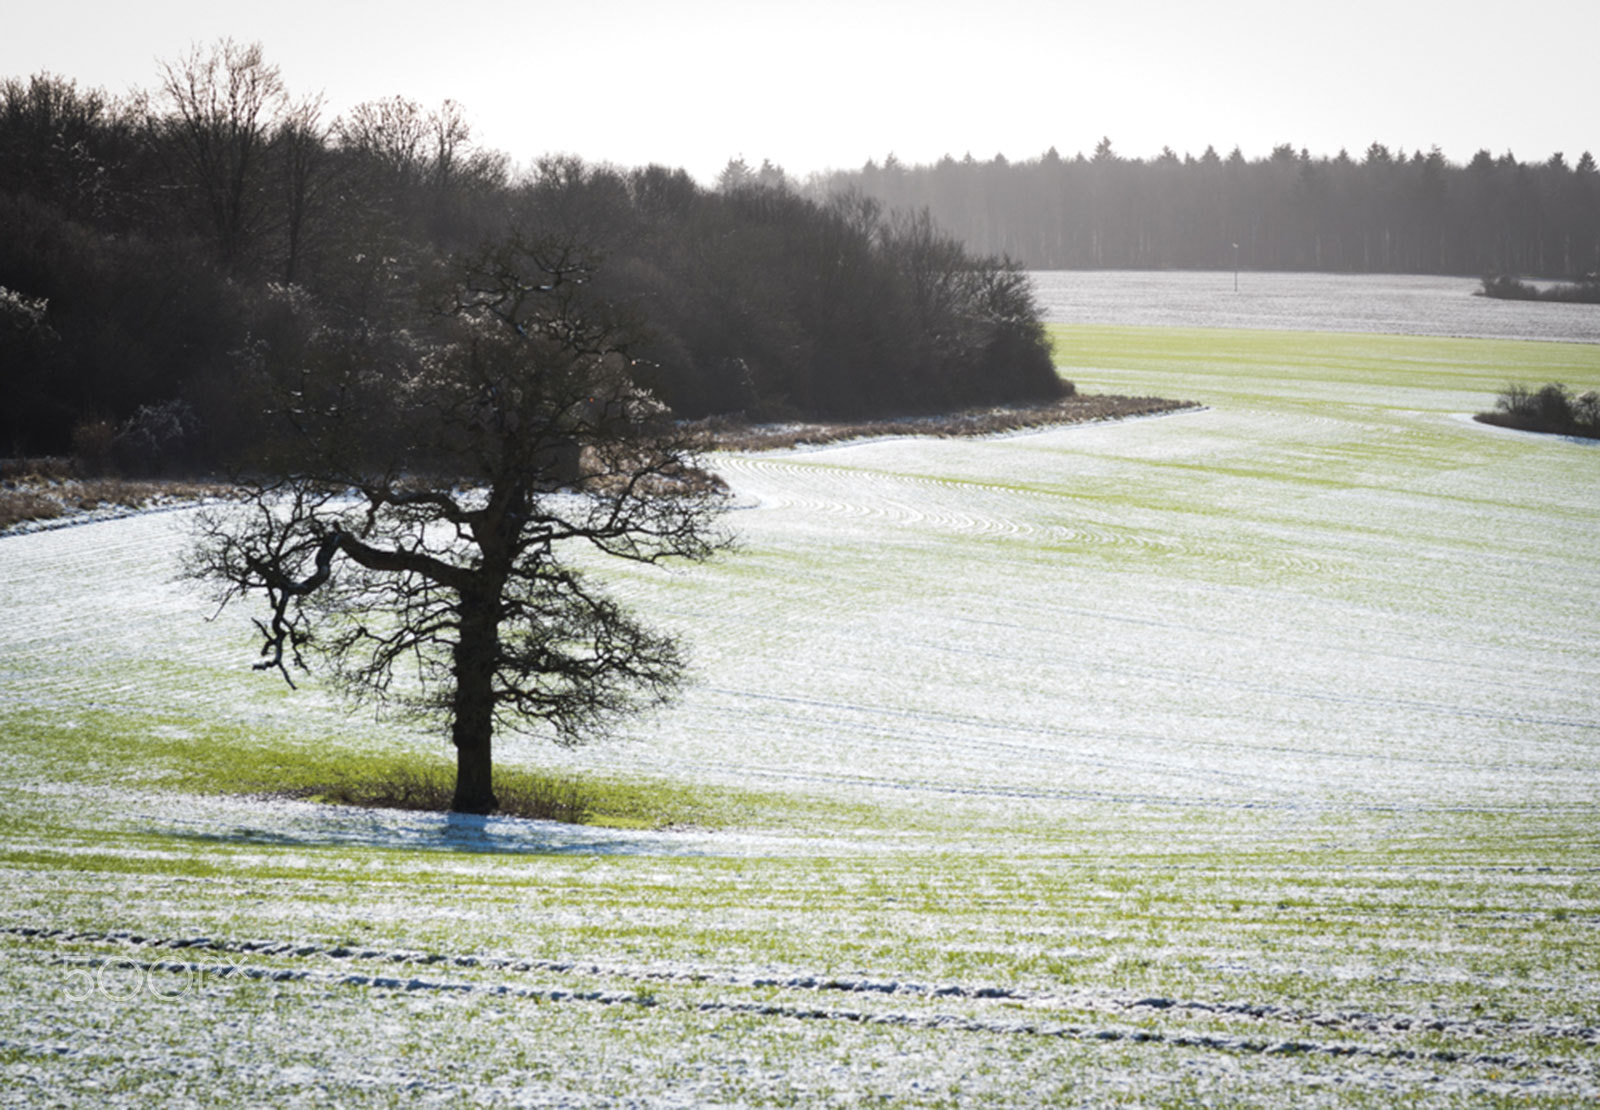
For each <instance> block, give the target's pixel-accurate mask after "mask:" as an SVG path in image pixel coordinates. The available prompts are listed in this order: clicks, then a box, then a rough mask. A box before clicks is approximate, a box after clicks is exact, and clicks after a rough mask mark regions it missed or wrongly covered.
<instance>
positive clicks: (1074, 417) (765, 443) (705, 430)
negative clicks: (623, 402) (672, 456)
mask: <svg viewBox="0 0 1600 1110" xmlns="http://www.w3.org/2000/svg"><path fill="white" fill-rule="evenodd" d="M1199 407H1200V406H1199V405H1198V404H1196V403H1195V402H1193V401H1169V400H1166V399H1165V398H1162V397H1117V396H1111V395H1103V396H1095V395H1087V396H1084V395H1074V396H1071V397H1064V398H1062V399H1061V400H1059V401H1052V402H1049V403H1046V404H1040V405H1015V406H1000V407H997V408H982V409H966V410H964V411H962V412H954V413H947V414H944V415H940V416H908V417H901V418H898V419H893V420H867V421H840V422H819V423H790V424H750V423H746V422H743V421H739V420H735V419H732V418H729V417H722V416H714V417H710V418H709V419H706V420H700V421H696V422H695V423H693V424H691V425H690V426H689V427H690V430H692V431H696V432H700V433H702V434H704V435H706V436H707V437H709V439H710V440H711V442H712V444H713V445H714V446H715V447H716V448H717V449H719V450H723V451H777V450H782V449H783V448H786V447H802V446H816V445H819V444H824V443H838V442H840V441H842V440H847V439H866V438H869V437H874V436H940V437H951V436H986V435H997V434H1000V433H1003V432H1017V431H1022V430H1024V429H1028V428H1044V427H1050V426H1053V425H1058V424H1085V423H1089V422H1091V421H1098V420H1122V419H1126V418H1129V417H1134V416H1153V415H1155V414H1157V413H1164V412H1176V411H1179V410H1181V409H1193V408H1199Z"/></svg>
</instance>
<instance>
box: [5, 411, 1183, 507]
mask: <svg viewBox="0 0 1600 1110" xmlns="http://www.w3.org/2000/svg"><path fill="white" fill-rule="evenodd" d="M1199 407H1200V406H1199V405H1198V404H1197V403H1196V402H1193V401H1169V400H1166V399H1164V398H1161V397H1120V396H1114V395H1090V396H1080V395H1073V396H1070V397H1064V398H1062V399H1061V400H1059V401H1052V402H1049V403H1047V404H1037V405H1015V406H999V407H994V408H982V409H967V410H964V411H962V412H955V413H946V414H943V415H936V416H910V417H899V418H894V419H885V420H869V421H839V422H818V423H788V424H750V423H746V422H744V421H742V420H740V419H738V418H734V417H725V416H717V417H711V418H709V419H706V420H700V421H695V422H693V423H690V424H688V425H687V429H688V430H689V431H691V432H698V433H700V434H702V435H704V436H706V437H707V439H708V440H709V441H710V443H711V445H712V446H713V447H714V448H716V449H717V450H720V451H778V450H782V449H784V448H789V447H800V446H820V445H822V444H828V443H839V442H842V441H845V440H852V439H870V438H873V437H877V436H935V437H945V438H948V437H954V436H984V435H998V434H1001V433H1005V432H1017V431H1023V430H1026V429H1030V428H1044V427H1051V426H1055V425H1062V424H1085V423H1090V422H1093V421H1102V420H1123V419H1128V418H1130V417H1136V416H1153V415H1157V414H1159V413H1166V412H1176V411H1179V410H1183V409H1192V408H1199ZM233 492H234V490H233V487H232V486H231V485H229V484H228V483H227V482H226V481H223V480H220V479H211V480H208V479H126V478H115V477H79V476H77V475H76V473H75V470H74V467H73V465H72V463H71V462H70V460H65V459H20V460H0V532H4V531H6V530H8V529H12V528H16V527H18V526H20V525H24V524H29V523H32V522H37V521H48V520H58V519H61V518H64V517H73V516H81V515H84V514H87V513H92V512H95V511H97V510H102V509H127V510H130V511H131V510H137V509H144V508H150V507H153V506H156V505H170V504H175V503H180V502H184V501H197V500H201V499H204V498H219V497H228V496H230V495H231V494H232V493H233Z"/></svg>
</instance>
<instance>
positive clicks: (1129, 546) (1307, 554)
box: [0, 326, 1600, 1106]
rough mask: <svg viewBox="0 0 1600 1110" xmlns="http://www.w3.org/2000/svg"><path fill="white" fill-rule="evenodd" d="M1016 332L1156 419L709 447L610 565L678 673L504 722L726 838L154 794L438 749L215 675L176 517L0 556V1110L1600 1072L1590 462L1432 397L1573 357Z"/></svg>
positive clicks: (1162, 334) (1466, 399) (1299, 1096)
mask: <svg viewBox="0 0 1600 1110" xmlns="http://www.w3.org/2000/svg"><path fill="white" fill-rule="evenodd" d="M1059 338H1060V358H1061V360H1062V362H1063V363H1064V364H1065V365H1066V366H1067V368H1068V369H1067V371H1066V372H1067V373H1068V375H1069V376H1071V377H1073V378H1075V379H1076V380H1077V381H1078V382H1079V383H1080V386H1081V387H1083V388H1085V389H1086V390H1090V391H1116V392H1130V393H1159V394H1162V395H1165V396H1175V397H1183V398H1190V399H1194V400H1197V401H1200V402H1202V403H1203V404H1205V405H1206V406H1207V407H1206V408H1205V409H1204V410H1201V411H1195V412H1189V413H1184V414H1180V415H1173V416H1167V417H1162V418H1157V419H1148V420H1141V421H1134V422H1129V423H1123V424H1114V425H1103V426H1094V427H1074V428H1067V429H1062V430H1054V431H1044V432H1037V433H1032V434H1026V435H1019V436H1013V437H1006V438H998V439H986V440H948V441H943V440H913V439H905V440H884V441H874V442H865V443H859V444H854V445H846V446H839V447H832V448H828V449H822V450H813V451H797V452H786V453H777V454H771V455H753V456H736V457H727V458H722V459H720V460H718V468H719V470H720V471H721V473H723V475H724V476H725V477H726V478H727V479H728V481H729V483H730V484H731V486H732V487H733V489H734V490H735V492H736V494H737V497H738V508H737V509H736V510H735V511H734V512H733V513H732V514H731V517H730V522H731V524H732V526H733V527H734V528H735V530H736V531H737V532H738V534H739V536H740V537H741V548H740V550H739V551H738V552H737V553H736V554H734V555H732V556H730V557H728V558H725V559H723V560H721V561H720V562H718V563H715V564H712V565H709V566H706V567H703V568H694V569H693V570H676V571H667V572H654V571H649V572H647V571H643V570H639V569H636V568H621V569H618V570H616V571H615V572H614V573H613V574H612V581H613V582H614V583H615V586H616V588H617V589H618V590H619V592H621V593H623V594H624V595H626V596H627V597H628V598H629V599H630V600H632V601H633V602H634V603H635V604H636V605H637V606H638V607H639V608H640V609H641V610H642V611H643V612H646V613H649V614H652V615H653V616H654V618H655V619H656V620H657V621H658V622H659V623H660V624H662V625H664V626H667V627H670V628H672V629H674V630H677V631H680V632H682V633H683V635H684V636H685V637H686V639H687V640H688V642H689V644H690V646H691V648H692V650H693V656H694V659H695V663H696V667H697V672H698V682H697V684H696V685H695V686H694V687H693V688H691V689H690V690H689V691H688V692H687V694H686V696H685V698H684V700H683V702H682V704H681V705H679V706H678V707H676V708H674V709H672V710H670V711H668V712H665V713H663V714H660V715H659V716H657V717H655V718H652V719H649V720H647V721H642V722H639V723H638V724H636V725H634V726H632V727H631V728H630V729H629V732H628V736H627V737H626V738H625V739H623V740H621V741H619V742H616V743H611V744H606V745H602V746H597V747H592V748H588V749H581V750H578V751H576V752H571V753H565V752H559V751H557V750H554V749H552V748H549V747H547V746H542V745H540V744H538V743H536V742H533V741H519V742H516V743H513V744H510V745H508V746H507V747H506V748H505V751H504V758H505V759H507V760H508V761H512V762H521V763H525V764H529V765H535V766H543V767H552V768H569V769H574V770H578V771H582V772H586V773H602V774H606V775H612V776H616V775H639V776H646V777H650V778H654V779H661V780H668V781H671V782H675V783H680V784H686V785H688V786H690V787H695V786H700V787H702V788H705V789H723V788H740V789H751V790H753V791H755V794H753V795H752V796H753V797H755V798H757V799H759V797H761V796H762V795H763V794H764V795H766V796H768V797H770V798H772V799H774V801H775V805H774V807H773V808H772V809H771V810H770V811H767V810H764V809H763V807H762V806H761V805H760V804H759V802H757V803H752V805H751V806H750V809H749V811H748V813H747V814H746V815H745V816H744V817H743V818H742V819H741V820H738V821H736V822H735V823H734V825H735V827H731V828H714V829H713V828H701V829H688V830H673V831H650V832H625V831H616V830H592V829H573V828H562V827H558V826H550V825H542V824H538V823H534V822H522V821H514V820H502V819H491V820H487V821H483V820H460V819H456V820H449V819H446V818H444V817H426V816H417V815H384V814H373V813H364V812H352V811H339V810H332V809H328V808H325V807H319V806H314V805H309V804H305V803H295V802H284V801H267V800H260V799H248V798H215V797H198V796H192V795H188V794H185V793H183V792H182V791H181V790H176V789H174V788H173V787H172V785H171V783H172V781H174V779H173V775H174V774H175V773H176V772H175V771H174V769H175V768H179V769H181V766H182V764H183V762H184V761H185V760H206V759H227V758H228V755H229V752H230V751H237V750H243V749H249V750H250V751H252V752H255V753H259V752H262V751H267V752H281V753H283V758H285V759H293V758H295V757H296V754H297V753H308V752H318V753H321V752H325V751H327V750H329V749H332V750H335V751H340V750H363V751H366V750H382V749H384V748H385V747H386V746H396V745H405V744H411V745H415V744H430V743H437V741H434V740H430V739H428V738H425V737H418V736H416V735H411V734H406V733H404V732H402V731H396V730H395V729H394V728H393V727H392V726H390V725H388V724H386V723H384V722H379V721H373V720H372V719H370V718H368V717H360V716H358V717H356V718H350V717H347V716H346V715H345V714H344V713H343V711H342V710H340V709H339V707H338V706H337V705H335V704H334V703H332V702H330V701H328V700H326V699H325V698H324V697H323V696H322V695H320V694H319V693H317V692H316V691H315V690H311V691H306V692H302V693H300V694H291V693H290V692H288V691H286V690H284V689H282V688H281V683H278V684H274V682H273V680H271V679H269V678H267V677H265V676H261V675H256V674H252V673H251V672H249V670H248V663H249V661H250V650H251V649H250V642H249V635H248V628H247V627H243V626H242V625H243V623H244V618H243V615H242V614H231V615H226V616H225V617H224V619H223V620H222V621H220V622H217V623H211V624H208V623H206V621H205V619H204V618H205V617H206V616H207V615H209V610H208V609H207V607H206V604H205V602H204V600H203V599H201V598H198V597H196V596H195V595H194V594H193V593H192V592H190V591H189V589H188V587H186V586H185V585H183V584H181V583H176V582H174V581H172V580H171V579H172V574H173V572H174V567H175V564H174V559H175V555H176V552H177V551H178V550H179V548H180V547H181V545H182V542H183V538H184V535H185V528H186V516H185V514H184V513H183V512H168V513H161V514H152V515H147V516H142V517H137V518H133V519H129V520H124V521H115V522H108V523H102V524H90V525H84V526H81V527H76V528H68V529H62V530H57V531H52V532H44V533H39V534H35V535H28V536H18V537H12V538H5V539H0V729H3V734H4V744H3V748H0V761H3V763H0V766H3V768H4V772H5V773H4V776H3V783H4V785H3V786H0V799H3V803H0V827H3V829H4V832H5V845H4V849H3V850H0V879H3V881H4V883H5V885H6V890H7V894H6V895H5V901H4V903H3V904H4V906H5V913H4V920H3V922H0V983H3V986H4V990H5V997H6V999H7V1005H6V1006H5V1008H4V1010H3V1011H0V1069H3V1072H0V1075H3V1080H0V1101H5V1102H15V1103H19V1104H22V1103H50V1102H72V1101H83V1102H96V1103H99V1102H106V1101H111V1102H116V1101H119V1100H120V1101H122V1102H125V1103H128V1104H135V1103H138V1104H143V1103H151V1102H162V1103H179V1104H181V1103H183V1102H186V1101H187V1102H200V1103H209V1102H241V1101H249V1102H256V1103H273V1104H281V1103H296V1102H304V1103H322V1102H329V1101H337V1102H345V1103H350V1102H354V1103H367V1102H376V1103H386V1102H388V1101H391V1100H393V1101H404V1102H411V1101H416V1102H421V1103H436V1102H443V1103H452V1102H461V1103H469V1104H470V1103H479V1104H481V1103H486V1102H489V1103H493V1102H505V1103H511V1104H518V1103H523V1104H531V1105H597V1104H599V1105H605V1104H615V1105H666V1106H673V1105H683V1106H696V1105H706V1104H724V1105H761V1104H769V1103H785V1102H793V1103H799V1104H819V1103H829V1102H833V1103H838V1104H842V1105H856V1104H860V1103H864V1102H877V1101H886V1102H890V1103H893V1102H896V1101H899V1102H904V1103H907V1104H966V1105H989V1104H1006V1103H1010V1104H1017V1105H1033V1104H1039V1103H1060V1104H1090V1105H1102V1104H1105V1103H1108V1102H1115V1101H1117V1100H1119V1099H1124V1100H1128V1101H1132V1102H1135V1103H1138V1104H1141V1105H1143V1104H1154V1103H1159V1102H1162V1101H1164V1100H1170V1101H1174V1102H1184V1101H1190V1100H1193V1101H1200V1100H1206V1099H1210V1100H1213V1101H1219V1102H1225V1103H1229V1104H1250V1103H1255V1104H1260V1105H1287V1104H1318V1103H1322V1104H1334V1105H1375V1106H1376V1105H1383V1106H1387V1105H1392V1104H1393V1103H1394V1102H1396V1101H1398V1100H1400V1099H1407V1098H1409V1099H1414V1100H1420V1101H1423V1102H1439V1103H1444V1102H1450V1101H1455V1100H1459V1101H1462V1102H1478V1101H1492V1100H1493V1099H1497V1098H1498V1099H1501V1100H1504V1101H1507V1102H1510V1101H1516V1100H1522V1099H1527V1100H1529V1101H1534V1102H1537V1101H1545V1102H1548V1103H1550V1104H1571V1103H1574V1102H1578V1101H1592V1100H1594V1099H1595V1098H1597V1097H1600V1021H1597V1020H1596V1017H1595V1015H1596V1014H1600V956H1597V955H1596V953H1597V952H1600V944H1597V943H1596V942H1597V941H1600V832H1597V831H1596V830H1597V828H1600V824H1597V821H1596V818H1597V817H1600V804H1597V799H1596V796H1595V788H1596V783H1597V782H1600V538H1597V537H1600V446H1597V445H1593V444H1582V443H1575V442H1570V441H1565V440H1561V439H1552V438H1548V437H1537V436H1530V435H1522V434H1517V433H1510V432H1505V431H1501V430H1496V429H1492V428H1488V427H1485V426H1482V425H1477V424H1474V423H1472V422H1471V421H1470V420H1468V419H1466V414H1468V413H1470V412H1471V411H1474V410H1475V409H1478V408H1483V407H1487V405H1488V404H1489V403H1490V402H1491V401H1492V398H1493V394H1494V392H1495V391H1496V390H1497V389H1498V388H1499V387H1500V386H1501V385H1503V384H1505V383H1506V382H1507V381H1510V380H1517V381H1523V382H1531V383H1535V384H1537V383H1540V382H1543V381H1546V380H1550V379H1552V378H1560V379H1561V380H1564V381H1566V382H1567V383H1568V384H1569V385H1572V386H1574V387H1578V388H1595V387H1597V386H1600V347H1597V346H1594V345H1585V344H1555V343H1503V342H1490V341H1474V340H1457V339H1444V338H1415V337H1414V338H1405V337H1394V336H1363V335H1313V334H1294V333H1289V334H1270V333H1264V332H1223V331H1201V330H1195V331H1172V330H1156V329H1147V330H1141V329H1117V328H1105V327H1088V326H1084V327H1070V328H1066V329H1063V331H1062V332H1061V334H1060V337H1059ZM230 617H231V619H230ZM779 799H787V800H788V801H789V802H790V803H792V804H789V805H783V806H780V805H777V804H776V801H777V800H779ZM773 814H781V817H774V816H773Z"/></svg>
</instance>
